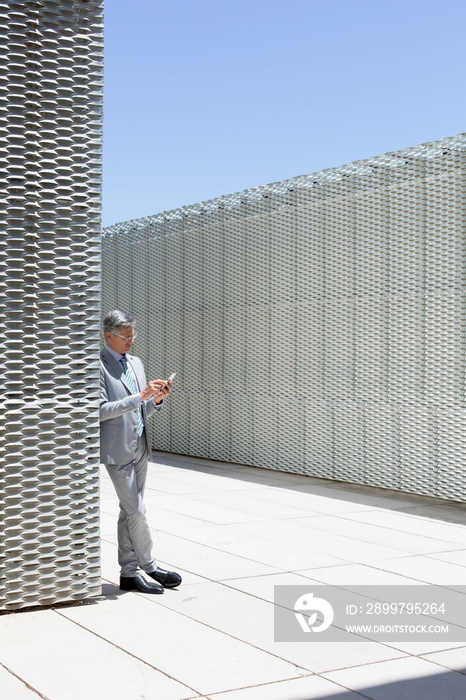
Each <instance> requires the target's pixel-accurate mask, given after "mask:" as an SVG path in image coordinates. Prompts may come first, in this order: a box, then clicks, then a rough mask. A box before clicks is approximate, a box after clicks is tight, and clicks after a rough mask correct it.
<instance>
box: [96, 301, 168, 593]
mask: <svg viewBox="0 0 466 700" xmlns="http://www.w3.org/2000/svg"><path fill="white" fill-rule="evenodd" d="M134 324H135V321H134V318H133V317H132V316H130V315H129V314H127V313H125V312H123V311H118V310H115V311H111V312H110V313H109V314H107V316H106V317H105V319H104V334H105V341H106V346H105V347H104V348H103V349H102V352H101V353H100V358H101V363H100V368H101V369H100V461H101V462H102V463H103V464H105V466H106V468H107V471H108V473H109V475H110V478H111V480H112V482H113V485H114V487H115V490H116V492H117V496H118V498H119V501H120V516H119V518H118V562H119V564H120V589H121V590H123V591H133V590H136V591H142V592H143V593H163V592H164V587H165V588H174V587H175V586H178V585H179V584H180V583H181V576H180V575H179V574H177V573H175V572H174V571H165V570H164V569H161V568H159V567H158V566H157V563H156V561H155V559H154V557H153V555H152V538H151V534H150V529H149V525H148V523H147V520H146V516H145V512H146V508H145V506H144V502H143V497H144V486H145V482H146V475H147V463H148V461H149V459H150V458H151V447H150V444H149V436H148V434H147V429H146V426H147V420H148V418H150V417H151V416H152V415H154V414H155V413H157V412H158V411H160V410H161V408H162V403H163V399H164V398H165V397H166V396H168V394H169V393H170V391H171V382H170V381H168V382H166V381H163V380H162V379H157V380H155V381H150V382H146V375H145V373H144V367H143V364H142V362H141V360H140V359H139V358H137V357H134V355H130V354H128V352H129V351H130V350H131V346H132V344H133V343H134V340H135V338H136V333H135V332H134ZM141 569H142V570H143V571H145V572H146V573H147V574H148V575H149V576H150V577H151V578H153V579H154V580H155V581H156V582H157V583H156V584H154V583H151V582H149V581H147V580H146V579H145V578H144V577H143V576H142V574H141ZM157 584H160V585H157Z"/></svg>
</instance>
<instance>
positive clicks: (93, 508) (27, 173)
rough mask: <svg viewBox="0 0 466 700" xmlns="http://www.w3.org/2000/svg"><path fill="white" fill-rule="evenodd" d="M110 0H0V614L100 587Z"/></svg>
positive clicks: (69, 598)
mask: <svg viewBox="0 0 466 700" xmlns="http://www.w3.org/2000/svg"><path fill="white" fill-rule="evenodd" d="M102 22H103V2H101V1H100V0H90V1H87V2H86V1H85V0H63V1H59V0H43V2H32V1H31V2H28V1H26V2H8V3H5V2H0V33H1V49H0V51H1V56H2V62H1V68H0V71H1V72H0V85H1V88H2V91H1V95H0V159H1V160H0V164H1V171H2V183H3V185H2V190H3V191H2V199H3V206H2V210H1V217H2V221H1V227H2V232H1V243H0V377H1V387H2V397H1V403H0V449H1V454H0V458H1V464H0V472H1V473H0V522H1V530H2V531H1V538H0V609H4V610H10V609H15V608H20V607H25V606H31V605H45V604H50V603H56V602H58V601H67V600H74V599H79V598H84V597H86V596H88V595H90V594H93V593H97V592H98V591H99V590H100V550H99V546H100V544H99V503H98V472H99V452H98V440H99V432H98V431H99V424H98V361H97V358H98V345H99V343H98V338H99V310H100V216H101V215H100V212H101V151H102V74H103V65H102V64H103V55H102V54H103V51H102V49H103V25H102Z"/></svg>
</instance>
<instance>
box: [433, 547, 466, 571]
mask: <svg viewBox="0 0 466 700" xmlns="http://www.w3.org/2000/svg"><path fill="white" fill-rule="evenodd" d="M430 557H431V558H432V559H438V560H439V561H445V562H448V563H449V564H456V565H457V566H462V567H463V568H466V549H458V550H456V551H455V552H439V553H438V554H431V555H430Z"/></svg>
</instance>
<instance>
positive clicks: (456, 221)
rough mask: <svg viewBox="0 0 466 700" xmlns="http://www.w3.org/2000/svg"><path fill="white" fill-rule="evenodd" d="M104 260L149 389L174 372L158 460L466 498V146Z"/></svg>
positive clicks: (340, 172)
mask: <svg viewBox="0 0 466 700" xmlns="http://www.w3.org/2000/svg"><path fill="white" fill-rule="evenodd" d="M103 249H104V269H103V288H104V300H105V302H104V311H107V310H110V309H111V308H112V307H118V306H119V307H122V308H127V309H129V310H131V311H132V312H133V313H134V314H135V315H136V317H137V318H138V319H139V322H138V323H139V330H140V331H142V332H141V333H140V335H139V337H138V340H137V344H136V347H135V352H137V353H138V354H140V355H141V356H142V357H143V358H144V359H145V361H146V363H147V366H148V373H149V374H150V376H151V378H156V377H167V376H168V375H169V374H170V373H171V372H172V371H177V372H178V374H177V377H176V380H175V383H174V390H173V393H172V395H171V397H170V400H169V401H167V407H166V410H165V411H164V412H163V414H164V415H163V418H161V419H160V420H157V421H153V422H152V428H151V429H152V431H153V433H152V439H153V444H154V446H155V447H156V448H159V449H164V450H172V451H174V452H180V453H185V454H191V455H200V456H204V457H212V458H215V459H220V460H225V461H235V462H242V463H246V464H253V465H258V466H264V467H268V468H272V469H281V470H286V471H293V472H298V473H301V474H312V475H316V476H322V477H326V478H332V479H341V480H344V481H350V482H357V483H363V484H369V485H374V486H382V487H383V486H384V487H388V488H392V489H401V490H403V491H409V492H414V493H419V494H428V495H432V496H439V497H442V498H449V499H458V500H466V479H465V477H466V450H465V444H464V443H465V436H466V431H465V429H464V427H465V421H466V404H465V330H466V318H465V292H466V135H460V136H456V137H452V138H448V139H445V140H443V141H438V142H435V143H430V144H424V145H421V146H416V147H414V148H410V149H407V150H405V151H400V152H397V153H389V154H386V155H383V156H379V157H376V158H371V159H369V160H366V161H361V162H357V163H352V164H349V165H346V166H342V167H341V168H335V169H332V170H327V171H324V172H321V173H315V174H313V175H308V176H303V177H297V178H294V179H292V180H287V181H286V182H281V183H276V184H272V185H267V186H265V187H259V188H257V189H253V190H248V191H245V192H240V193H237V194H233V195H228V196H225V197H220V198H218V199H215V200H212V201H209V202H204V203H202V204H198V205H194V206H189V207H184V208H182V209H178V210H176V211H172V212H165V213H162V214H159V215H156V216H152V217H147V218H144V219H139V220H136V221H129V222H124V223H121V224H117V225H115V226H112V227H109V228H108V229H106V230H105V231H104V237H103ZM154 263H155V264H154ZM154 269H156V270H157V274H153V275H152V273H151V272H150V271H152V270H154ZM148 273H149V274H148ZM147 290H149V293H147Z"/></svg>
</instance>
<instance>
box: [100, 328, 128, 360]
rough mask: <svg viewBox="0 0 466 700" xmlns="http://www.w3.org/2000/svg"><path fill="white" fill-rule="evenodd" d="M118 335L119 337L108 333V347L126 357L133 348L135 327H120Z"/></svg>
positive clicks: (106, 337) (106, 335)
mask: <svg viewBox="0 0 466 700" xmlns="http://www.w3.org/2000/svg"><path fill="white" fill-rule="evenodd" d="M116 333H117V335H113V333H110V331H107V332H106V334H105V339H106V341H107V345H108V347H109V348H111V349H112V350H115V352H119V353H120V355H125V354H126V353H127V352H129V351H130V350H131V346H132V344H133V343H134V326H133V327H132V328H125V327H124V326H120V327H119V329H118V330H117V331H116Z"/></svg>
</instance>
